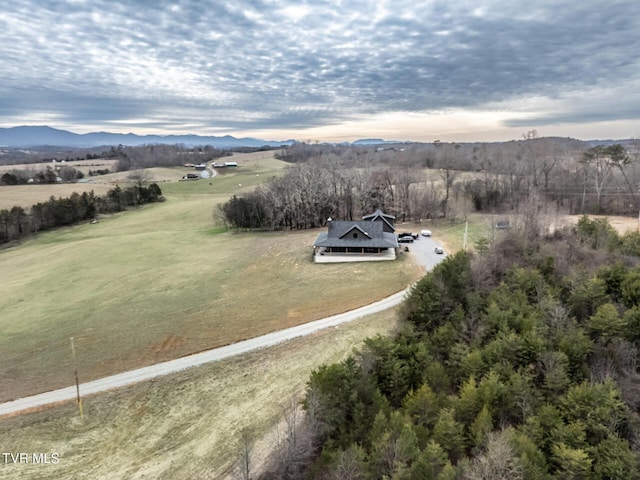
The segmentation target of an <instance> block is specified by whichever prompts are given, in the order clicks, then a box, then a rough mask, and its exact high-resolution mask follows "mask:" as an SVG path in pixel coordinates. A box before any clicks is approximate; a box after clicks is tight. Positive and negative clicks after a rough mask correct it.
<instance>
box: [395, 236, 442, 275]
mask: <svg viewBox="0 0 640 480" xmlns="http://www.w3.org/2000/svg"><path fill="white" fill-rule="evenodd" d="M400 245H401V246H402V247H401V248H402V250H404V247H405V246H407V247H409V252H408V253H409V255H410V256H411V258H412V259H413V261H414V262H415V263H417V264H418V265H420V266H421V267H423V268H424V269H425V270H426V271H429V270H432V269H433V267H435V266H436V265H437V264H438V263H440V262H441V261H442V260H444V259H445V258H446V256H447V252H446V250H445V253H444V254H437V253H436V252H435V251H434V249H435V248H436V247H441V248H444V247H443V246H442V243H440V242H439V241H438V240H437V239H435V238H433V237H423V236H422V235H420V236H419V237H418V238H417V239H416V240H414V241H413V243H401V244H400Z"/></svg>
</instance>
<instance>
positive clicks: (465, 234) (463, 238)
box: [462, 221, 469, 250]
mask: <svg viewBox="0 0 640 480" xmlns="http://www.w3.org/2000/svg"><path fill="white" fill-rule="evenodd" d="M468 228H469V222H468V221H465V222H464V237H462V250H466V249H467V230H468Z"/></svg>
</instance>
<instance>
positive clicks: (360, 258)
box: [313, 247, 396, 263]
mask: <svg viewBox="0 0 640 480" xmlns="http://www.w3.org/2000/svg"><path fill="white" fill-rule="evenodd" d="M395 259H396V249H395V248H371V247H314V249H313V260H314V262H316V263H339V262H378V261H384V260H395Z"/></svg>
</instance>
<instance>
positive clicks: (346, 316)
mask: <svg viewBox="0 0 640 480" xmlns="http://www.w3.org/2000/svg"><path fill="white" fill-rule="evenodd" d="M436 244H438V245H439V242H437V243H436V241H434V240H432V239H430V238H424V237H422V238H420V240H417V241H415V242H414V243H412V244H408V246H409V250H410V252H409V253H410V254H411V255H412V256H413V257H414V259H415V261H416V262H417V263H418V264H420V265H423V266H425V268H427V269H431V268H433V266H435V265H436V264H437V263H438V262H440V261H442V260H443V258H444V255H436V254H435V253H434V251H433V249H434V247H435V245H436ZM408 291H409V288H406V289H404V290H402V291H400V292H398V293H395V294H393V295H390V296H389V297H387V298H384V299H382V300H379V301H377V302H375V303H371V304H369V305H365V306H364V307H360V308H357V309H355V310H351V311H349V312H345V313H341V314H338V315H333V316H331V317H327V318H323V319H320V320H316V321H313V322H309V323H305V324H303V325H298V326H296V327H291V328H287V329H285V330H280V331H277V332H272V333H268V334H266V335H262V336H260V337H256V338H252V339H249V340H244V341H242V342H237V343H234V344H231V345H227V346H224V347H220V348H215V349H213V350H207V351H204V352H200V353H195V354H193V355H188V356H186V357H181V358H177V359H175V360H170V361H167V362H162V363H157V364H155V365H149V366H147V367H143V368H138V369H136V370H130V371H128V372H123V373H119V374H116V375H111V376H109V377H105V378H101V379H98V380H94V381H92V382H87V383H81V384H80V395H81V396H83V397H84V396H86V395H93V394H96V393H100V392H105V391H107V390H112V389H114V388H119V387H124V386H127V385H132V384H134V383H138V382H142V381H145V380H150V379H152V378H156V377H160V376H163V375H169V374H171V373H176V372H180V371H182V370H186V369H188V368H191V367H197V366H200V365H203V364H205V363H210V362H216V361H218V360H223V359H225V358H229V357H232V356H235V355H240V354H243V353H247V352H251V351H253V350H258V349H261V348H265V347H270V346H273V345H276V344H278V343H282V342H285V341H287V340H291V339H293V338H296V337H302V336H305V335H309V334H311V333H314V332H317V331H318V330H322V329H325V328H328V327H334V326H336V325H340V324H341V323H347V322H351V321H353V320H356V319H358V318H361V317H364V316H367V315H371V314H374V313H378V312H382V311H384V310H387V309H389V308H392V307H395V306H396V305H398V304H400V303H401V302H402V301H403V300H404V297H405V295H406V294H407V292H408ZM75 398H76V387H75V386H71V387H66V388H61V389H59V390H52V391H50V392H44V393H40V394H38V395H32V396H30V397H24V398H19V399H17V400H12V401H10V402H6V403H2V404H0V416H3V415H8V414H13V413H17V412H21V411H24V410H29V409H32V408H37V407H43V406H46V405H50V404H53V403H58V402H64V401H67V400H73V399H75Z"/></svg>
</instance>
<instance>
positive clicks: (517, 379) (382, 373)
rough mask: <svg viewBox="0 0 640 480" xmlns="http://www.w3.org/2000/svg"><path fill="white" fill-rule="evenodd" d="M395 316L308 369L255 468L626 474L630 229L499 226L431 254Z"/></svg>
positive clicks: (631, 358) (636, 290)
mask: <svg viewBox="0 0 640 480" xmlns="http://www.w3.org/2000/svg"><path fill="white" fill-rule="evenodd" d="M400 316H401V326H400V328H399V331H398V333H397V334H396V335H395V336H394V337H393V338H386V337H376V338H371V339H369V340H367V341H366V343H365V346H364V347H363V348H361V349H360V350H359V351H357V352H354V353H353V354H352V355H351V356H350V357H349V358H348V359H346V360H345V361H343V362H340V363H337V364H332V365H326V366H323V367H320V368H319V369H317V370H315V371H314V372H313V373H312V374H311V377H310V378H309V381H308V383H307V389H306V395H305V398H304V400H303V407H304V410H305V416H304V420H301V421H299V422H298V423H299V425H300V426H299V429H298V430H297V431H296V432H293V433H292V434H291V435H289V436H288V437H287V438H288V440H287V442H288V443H287V445H289V447H287V449H286V451H287V452H288V454H287V455H282V454H279V455H278V456H277V457H274V459H273V461H272V463H271V464H270V465H269V467H268V468H267V471H266V472H265V473H264V474H263V475H262V476H261V477H260V478H262V479H270V478H279V479H296V478H305V479H383V478H388V479H398V480H401V479H402V480H404V479H406V480H410V479H416V480H418V479H438V480H444V479H448V480H454V479H461V480H462V479H464V480H476V479H507V480H516V479H523V480H528V479H531V480H534V479H535V480H540V479H542V480H545V479H548V480H551V479H594V480H595V479H614V478H615V479H621V478H624V479H630V480H631V479H636V478H640V444H639V443H638V438H639V434H640V416H639V414H640V375H639V373H638V368H637V356H638V349H639V347H640V234H638V233H637V232H632V233H629V234H626V235H624V236H619V235H618V234H617V232H616V231H615V230H614V229H613V228H611V226H610V225H609V224H608V223H607V222H606V220H591V219H589V218H587V217H583V218H582V219H581V221H580V222H579V224H578V225H577V227H575V228H574V229H573V230H565V231H562V232H556V233H555V234H554V235H553V236H550V237H546V238H542V237H539V236H537V235H536V234H535V233H534V231H533V230H529V231H528V232H524V233H523V232H515V231H511V232H507V233H505V234H504V236H502V237H501V238H499V239H496V240H495V241H494V243H493V244H492V245H491V247H490V248H488V249H484V250H482V253H481V254H470V253H467V252H459V253H457V254H455V255H453V256H451V257H449V258H447V259H446V260H445V261H444V262H442V263H441V264H439V265H438V266H437V267H436V268H435V269H434V270H433V271H432V272H430V273H428V274H427V275H426V276H425V277H423V279H422V280H420V281H419V282H418V283H417V284H416V285H415V286H414V287H413V288H412V290H411V293H410V294H409V296H408V298H407V300H406V301H405V303H404V304H403V305H402V307H401V313H400ZM291 445H293V447H291ZM279 452H280V450H279ZM243 459H246V456H245V457H243ZM245 464H247V463H246V462H245ZM247 465H248V464H247ZM245 478H247V477H245Z"/></svg>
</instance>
